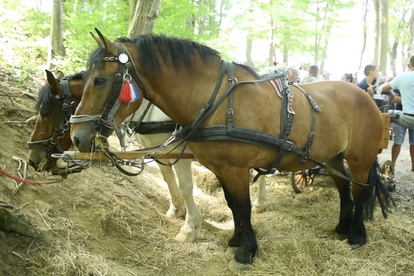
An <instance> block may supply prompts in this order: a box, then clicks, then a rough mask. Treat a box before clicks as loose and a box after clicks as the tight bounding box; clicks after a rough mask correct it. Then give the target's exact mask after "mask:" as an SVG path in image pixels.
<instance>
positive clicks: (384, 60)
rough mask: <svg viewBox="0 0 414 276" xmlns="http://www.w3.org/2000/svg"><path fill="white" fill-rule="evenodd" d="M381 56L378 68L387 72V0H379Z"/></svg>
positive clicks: (384, 72)
mask: <svg viewBox="0 0 414 276" xmlns="http://www.w3.org/2000/svg"><path fill="white" fill-rule="evenodd" d="M381 14H382V17H381V58H380V64H379V70H380V72H382V73H383V74H384V75H386V74H387V57H388V0H381Z"/></svg>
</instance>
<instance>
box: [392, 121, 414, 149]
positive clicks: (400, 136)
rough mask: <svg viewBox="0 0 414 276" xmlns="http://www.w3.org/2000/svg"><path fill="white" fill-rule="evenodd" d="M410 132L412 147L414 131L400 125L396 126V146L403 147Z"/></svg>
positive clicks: (409, 138) (409, 137)
mask: <svg viewBox="0 0 414 276" xmlns="http://www.w3.org/2000/svg"><path fill="white" fill-rule="evenodd" d="M407 130H408V140H409V143H410V145H414V129H408V128H406V127H403V126H401V125H398V124H394V144H396V145H402V144H403V143H404V137H405V134H406V133H407Z"/></svg>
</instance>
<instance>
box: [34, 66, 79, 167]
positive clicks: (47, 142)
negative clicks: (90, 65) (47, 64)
mask: <svg viewBox="0 0 414 276" xmlns="http://www.w3.org/2000/svg"><path fill="white" fill-rule="evenodd" d="M46 76H47V84H45V85H44V86H43V87H42V88H40V90H39V98H38V100H37V103H36V110H37V111H38V114H37V117H36V124H35V127H34V130H33V132H32V134H31V135H30V140H29V142H28V146H29V153H28V163H29V165H30V166H32V167H33V168H34V169H36V170H38V171H43V170H52V169H54V168H55V167H56V159H54V158H52V157H51V155H52V154H53V153H60V152H63V151H65V150H68V149H69V148H70V147H71V146H72V141H71V140H70V135H69V131H68V130H69V128H70V124H69V118H70V116H71V115H72V114H73V112H74V109H75V107H76V105H77V103H78V102H79V101H80V99H81V98H82V91H83V87H84V82H83V80H82V77H83V72H81V73H77V74H74V75H71V76H68V77H64V75H63V73H62V72H60V71H59V72H58V73H57V76H56V77H55V76H54V75H53V74H52V72H50V71H48V70H46Z"/></svg>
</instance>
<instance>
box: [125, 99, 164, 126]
mask: <svg viewBox="0 0 414 276" xmlns="http://www.w3.org/2000/svg"><path fill="white" fill-rule="evenodd" d="M149 104H150V102H149V101H148V100H147V99H143V100H142V104H141V106H140V107H139V108H138V110H137V111H136V112H135V114H134V115H133V118H132V121H134V122H137V121H138V120H140V118H141V117H142V115H143V114H144V112H145V110H146V109H147V106H148V105H149ZM169 120H171V118H170V117H168V116H167V115H166V114H165V113H164V112H162V111H161V109H159V108H158V107H156V106H155V105H151V107H150V108H149V109H148V112H147V113H146V115H145V117H144V119H143V122H162V121H169Z"/></svg>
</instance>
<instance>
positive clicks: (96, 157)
mask: <svg viewBox="0 0 414 276" xmlns="http://www.w3.org/2000/svg"><path fill="white" fill-rule="evenodd" d="M152 152H153V150H142V151H126V152H120V151H115V152H112V153H114V154H115V155H116V156H118V158H120V159H128V160H133V159H136V158H140V157H142V156H144V155H146V154H149V153H152ZM63 154H65V155H66V156H68V157H69V158H71V159H75V160H89V161H100V160H109V158H108V157H107V156H106V155H105V153H103V152H93V153H91V152H79V151H65V152H64V153H63ZM180 155H181V152H180V151H173V152H165V151H160V152H158V153H155V154H154V155H153V157H154V158H162V159H176V158H178V157H180ZM181 158H182V159H194V155H193V153H192V152H184V153H183V154H182V156H181Z"/></svg>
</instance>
